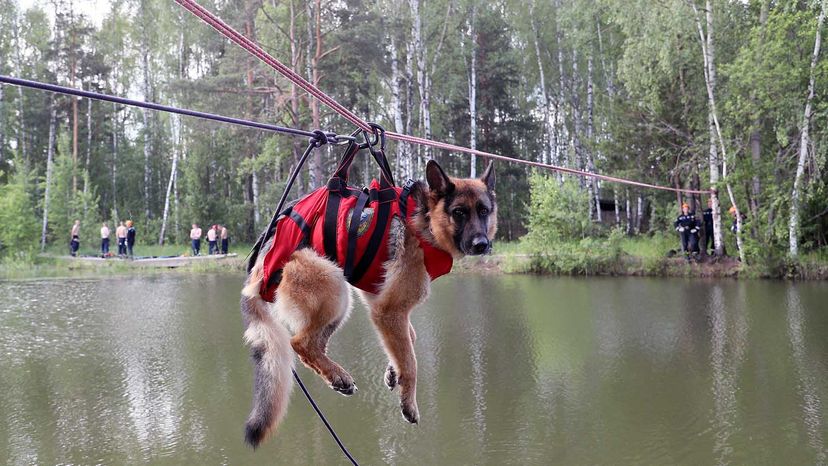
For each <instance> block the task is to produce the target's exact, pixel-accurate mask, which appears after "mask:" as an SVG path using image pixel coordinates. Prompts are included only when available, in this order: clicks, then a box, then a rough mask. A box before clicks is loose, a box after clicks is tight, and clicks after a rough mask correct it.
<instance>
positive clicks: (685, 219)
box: [673, 199, 737, 260]
mask: <svg viewBox="0 0 828 466" xmlns="http://www.w3.org/2000/svg"><path fill="white" fill-rule="evenodd" d="M728 213H730V215H731V217H732V218H733V223H732V224H731V226H730V231H731V232H733V233H736V231H737V222H736V208H735V207H731V208H730V209H729V210H728ZM702 225H704V247H705V251H708V250H711V249H712V248H713V201H712V200H710V199H708V200H707V208H706V209H704V211H703V212H702V221H701V222H700V221H699V220H698V219H697V218H696V212H694V211H691V210H690V206H689V205H688V204H687V203H683V204H682V205H681V214H679V216H678V217H676V221H675V222H673V226H675V228H676V231H677V232H678V234H679V241H680V243H681V251H682V252H683V253H684V255H685V257H686V258H687V260H690V259H692V258H696V257H697V256H698V254H699V252H700V241H699V238H700V236H701V231H702Z"/></svg>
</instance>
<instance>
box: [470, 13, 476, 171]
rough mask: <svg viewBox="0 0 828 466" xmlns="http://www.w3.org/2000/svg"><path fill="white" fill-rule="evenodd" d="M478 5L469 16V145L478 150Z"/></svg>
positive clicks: (474, 160)
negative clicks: (476, 20) (476, 21)
mask: <svg viewBox="0 0 828 466" xmlns="http://www.w3.org/2000/svg"><path fill="white" fill-rule="evenodd" d="M476 9H477V7H476V5H472V9H471V17H470V18H469V36H470V37H471V49H470V50H469V55H471V60H470V61H471V69H470V70H469V147H470V148H471V149H472V150H477V32H476V31H475V13H476ZM469 177H471V178H476V177H477V156H476V155H472V156H471V167H470V170H469Z"/></svg>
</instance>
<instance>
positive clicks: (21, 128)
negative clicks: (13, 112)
mask: <svg viewBox="0 0 828 466" xmlns="http://www.w3.org/2000/svg"><path fill="white" fill-rule="evenodd" d="M14 21H15V23H14V43H15V47H14V53H15V57H16V60H15V65H14V66H15V72H16V73H17V76H23V69H22V68H23V58H22V57H21V56H20V50H22V49H23V44H22V42H21V40H20V23H19V22H18V18H15V20H14ZM24 107H25V105H24V102H23V87H22V86H17V112H18V115H19V116H18V125H17V128H18V129H17V131H18V133H17V138H16V139H17V147H18V149H19V150H20V155H22V156H23V163H24V164H25V166H26V168H28V167H29V152H28V147H27V145H26V114H25V113H24V112H23V109H24Z"/></svg>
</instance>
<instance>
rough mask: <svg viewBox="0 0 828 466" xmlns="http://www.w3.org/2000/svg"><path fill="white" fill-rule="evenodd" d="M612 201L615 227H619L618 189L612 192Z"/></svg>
mask: <svg viewBox="0 0 828 466" xmlns="http://www.w3.org/2000/svg"><path fill="white" fill-rule="evenodd" d="M612 200H613V202H614V203H615V226H616V227H620V226H621V206H619V205H618V204H619V202H620V201H621V200H620V199H618V189H617V188H616V189H613V190H612Z"/></svg>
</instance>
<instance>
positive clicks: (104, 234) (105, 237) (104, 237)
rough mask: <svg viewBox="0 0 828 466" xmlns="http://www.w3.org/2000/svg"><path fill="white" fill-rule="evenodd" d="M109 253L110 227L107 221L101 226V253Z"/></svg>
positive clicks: (104, 254) (103, 254)
mask: <svg viewBox="0 0 828 466" xmlns="http://www.w3.org/2000/svg"><path fill="white" fill-rule="evenodd" d="M108 254H109V227H108V226H106V222H104V223H103V225H102V226H101V255H102V256H106V255H108Z"/></svg>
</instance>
